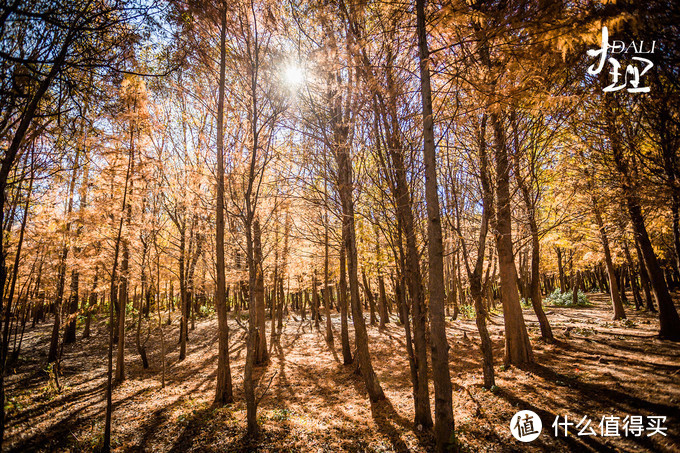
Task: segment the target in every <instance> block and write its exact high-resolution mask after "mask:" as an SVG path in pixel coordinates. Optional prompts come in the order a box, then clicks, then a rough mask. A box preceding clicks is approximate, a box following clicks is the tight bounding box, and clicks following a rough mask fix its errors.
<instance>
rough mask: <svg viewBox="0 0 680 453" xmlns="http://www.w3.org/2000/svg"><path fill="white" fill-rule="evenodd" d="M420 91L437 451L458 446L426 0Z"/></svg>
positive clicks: (419, 5) (421, 12)
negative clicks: (447, 333) (445, 289)
mask: <svg viewBox="0 0 680 453" xmlns="http://www.w3.org/2000/svg"><path fill="white" fill-rule="evenodd" d="M416 16H417V32H418V55H419V60H420V93H421V100H422V114H423V142H424V146H423V160H424V162H425V201H426V204H427V220H428V221H427V237H428V241H427V250H428V263H429V278H428V291H429V294H430V306H429V315H430V316H429V318H430V343H431V348H432V378H433V381H434V402H435V404H434V414H435V416H434V432H435V440H436V446H437V451H438V452H444V451H448V450H449V449H450V448H452V447H453V448H455V444H453V440H454V438H453V436H454V421H453V396H452V388H451V376H450V374H449V344H448V342H447V339H446V321H445V314H444V302H445V291H444V246H443V243H442V229H441V223H440V213H439V195H438V193H437V192H438V189H439V187H438V184H437V151H436V149H435V142H434V118H433V112H432V88H431V86H430V68H429V64H430V61H429V60H430V52H429V49H428V45H427V30H426V17H425V0H416Z"/></svg>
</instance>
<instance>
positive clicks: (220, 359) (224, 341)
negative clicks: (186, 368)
mask: <svg viewBox="0 0 680 453" xmlns="http://www.w3.org/2000/svg"><path fill="white" fill-rule="evenodd" d="M226 39H227V7H226V4H225V3H222V5H221V9H220V80H219V93H218V99H217V212H216V216H215V218H216V228H215V244H216V255H217V256H216V262H217V264H216V274H217V282H216V283H217V285H216V288H215V310H216V311H217V330H218V333H217V335H218V349H217V383H216V387H215V400H214V401H213V404H214V405H216V406H222V405H225V404H228V403H231V402H232V401H233V400H234V396H233V390H232V384H231V366H230V364H229V324H228V313H227V290H226V274H225V268H224V91H225V79H226V64H227V63H226V60H227V47H226Z"/></svg>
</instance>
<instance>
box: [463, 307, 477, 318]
mask: <svg viewBox="0 0 680 453" xmlns="http://www.w3.org/2000/svg"><path fill="white" fill-rule="evenodd" d="M459 308H460V314H461V315H463V317H464V318H465V319H475V307H473V306H472V305H467V304H463V305H461V306H460V307H459Z"/></svg>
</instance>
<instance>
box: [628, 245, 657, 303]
mask: <svg viewBox="0 0 680 453" xmlns="http://www.w3.org/2000/svg"><path fill="white" fill-rule="evenodd" d="M633 243H634V244H635V253H636V254H637V259H638V263H639V270H638V272H639V274H640V284H641V285H642V291H643V292H644V294H645V309H646V310H647V311H651V312H656V308H654V302H653V301H652V291H651V289H650V286H651V285H650V284H649V273H648V272H647V266H646V265H645V259H644V257H643V256H642V250H640V245H639V244H638V241H637V238H636V239H635V241H633Z"/></svg>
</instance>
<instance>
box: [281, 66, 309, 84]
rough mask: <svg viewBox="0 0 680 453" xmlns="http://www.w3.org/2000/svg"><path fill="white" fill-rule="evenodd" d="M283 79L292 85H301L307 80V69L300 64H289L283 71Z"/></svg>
mask: <svg viewBox="0 0 680 453" xmlns="http://www.w3.org/2000/svg"><path fill="white" fill-rule="evenodd" d="M283 80H284V81H285V83H286V84H287V85H290V86H297V85H301V84H302V83H303V82H304V81H305V71H304V69H302V68H301V67H300V66H297V65H294V64H292V65H289V66H288V67H286V69H285V71H284V73H283Z"/></svg>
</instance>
